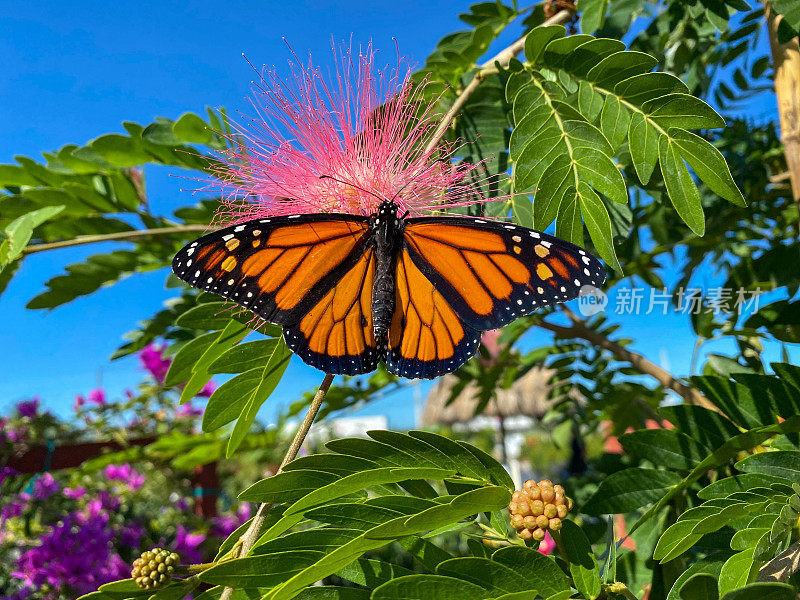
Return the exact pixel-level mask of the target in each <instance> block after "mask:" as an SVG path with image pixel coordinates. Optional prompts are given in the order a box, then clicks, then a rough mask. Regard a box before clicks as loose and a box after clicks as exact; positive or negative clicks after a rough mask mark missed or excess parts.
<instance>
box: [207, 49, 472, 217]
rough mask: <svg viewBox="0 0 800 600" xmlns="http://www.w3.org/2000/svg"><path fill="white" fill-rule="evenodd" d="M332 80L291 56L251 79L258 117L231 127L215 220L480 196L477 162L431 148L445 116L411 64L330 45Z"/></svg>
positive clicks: (424, 205) (406, 207) (430, 205)
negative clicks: (382, 64) (282, 68)
mask: <svg viewBox="0 0 800 600" xmlns="http://www.w3.org/2000/svg"><path fill="white" fill-rule="evenodd" d="M333 54H334V67H333V73H332V74H330V75H331V76H329V77H327V78H326V77H324V76H323V74H322V71H321V69H319V68H318V67H317V66H315V65H314V64H313V63H312V61H311V59H310V58H309V59H308V62H307V63H306V64H299V62H300V61H299V59H297V57H296V56H295V60H296V61H297V62H291V61H290V62H289V66H290V70H291V75H290V76H289V77H288V78H287V79H286V80H284V79H282V78H281V77H280V76H279V75H278V74H277V72H276V71H275V70H274V69H264V70H263V71H262V73H261V75H260V77H259V78H258V79H257V80H256V82H254V85H253V94H252V97H251V103H252V105H253V108H254V109H255V116H254V117H253V118H249V119H248V121H249V123H248V124H247V125H246V126H241V125H238V126H237V125H234V129H235V133H234V134H233V135H231V136H228V137H229V140H230V142H231V144H230V148H229V149H228V150H226V151H223V152H222V156H221V157H220V159H221V160H220V163H219V164H218V165H217V166H216V168H215V170H214V175H215V176H216V177H217V178H218V179H219V180H220V181H218V182H211V183H209V185H208V186H207V189H209V190H211V189H213V190H215V191H220V192H222V195H223V208H222V209H221V211H220V213H219V214H218V215H217V221H219V224H220V225H227V224H230V223H236V222H241V221H245V220H249V219H255V218H260V217H264V216H272V215H286V214H298V213H319V212H345V213H350V214H361V215H369V214H372V213H374V212H375V210H376V209H377V207H378V204H379V203H380V202H381V200H383V199H394V200H395V202H396V203H397V204H398V205H399V209H400V212H401V213H404V212H406V211H408V212H409V213H410V214H411V215H412V216H413V215H418V214H425V213H426V212H429V211H433V210H439V209H442V208H447V207H455V206H466V205H470V204H475V203H477V202H483V201H485V200H484V199H483V198H481V197H480V195H479V194H477V193H476V188H475V187H474V186H473V185H465V184H466V182H467V181H471V182H472V183H473V184H474V183H475V182H476V180H479V179H482V177H476V175H477V173H473V171H474V170H475V169H478V168H482V165H480V164H478V165H475V164H461V165H458V166H457V165H455V164H454V163H452V162H451V161H450V160H447V159H443V157H449V156H451V155H452V153H453V152H454V151H455V150H456V149H457V146H456V144H452V143H446V142H439V143H438V144H433V147H431V148H428V145H429V144H430V142H431V139H432V133H433V131H434V129H435V128H436V126H437V125H438V123H439V120H440V117H441V115H440V114H439V113H438V112H436V109H435V107H436V106H437V105H438V102H437V99H434V101H433V102H431V101H430V100H429V99H426V97H425V95H424V93H423V92H424V90H425V87H426V82H422V83H421V84H419V83H416V84H415V83H412V81H411V68H410V67H409V66H407V65H405V63H404V62H403V61H402V60H401V59H400V58H399V57H398V60H397V66H396V67H394V68H388V67H387V68H386V69H384V70H383V71H380V70H376V69H375V59H376V52H375V51H374V50H373V48H372V45H371V44H369V45H367V47H366V49H364V50H363V51H359V53H358V54H357V55H356V54H354V53H353V52H352V48H349V47H347V46H344V45H342V46H341V47H340V49H339V51H338V52H337V49H336V48H335V47H334V48H333Z"/></svg>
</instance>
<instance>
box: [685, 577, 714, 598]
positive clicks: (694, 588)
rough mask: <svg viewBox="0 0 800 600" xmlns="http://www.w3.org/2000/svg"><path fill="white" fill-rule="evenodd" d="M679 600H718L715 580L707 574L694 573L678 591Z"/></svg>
mask: <svg viewBox="0 0 800 600" xmlns="http://www.w3.org/2000/svg"><path fill="white" fill-rule="evenodd" d="M680 596H681V600H718V598H719V593H718V592H717V578H716V577H714V576H713V575H709V574H708V573H696V574H695V575H692V576H691V577H689V579H687V580H686V583H684V584H683V586H682V587H681V589H680Z"/></svg>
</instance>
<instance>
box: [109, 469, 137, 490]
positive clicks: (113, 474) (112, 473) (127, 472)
mask: <svg viewBox="0 0 800 600" xmlns="http://www.w3.org/2000/svg"><path fill="white" fill-rule="evenodd" d="M103 475H105V476H106V478H107V479H109V480H111V481H121V482H123V483H125V484H126V485H127V486H128V487H129V488H131V490H138V489H139V488H140V487H142V485H144V481H145V476H144V475H141V474H140V473H138V472H137V471H136V470H135V469H134V468H133V467H131V466H130V465H129V464H127V463H126V464H124V465H108V466H107V467H106V468H105V469H104V470H103Z"/></svg>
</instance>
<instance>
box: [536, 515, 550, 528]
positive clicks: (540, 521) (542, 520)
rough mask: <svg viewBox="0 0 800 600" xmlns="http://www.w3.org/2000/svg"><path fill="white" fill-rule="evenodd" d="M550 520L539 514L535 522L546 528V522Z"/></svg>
mask: <svg viewBox="0 0 800 600" xmlns="http://www.w3.org/2000/svg"><path fill="white" fill-rule="evenodd" d="M549 522H550V519H548V518H547V517H545V516H544V515H539V516H538V517H536V524H537V525H538V526H539V527H541V528H542V529H547V524H548V523H549Z"/></svg>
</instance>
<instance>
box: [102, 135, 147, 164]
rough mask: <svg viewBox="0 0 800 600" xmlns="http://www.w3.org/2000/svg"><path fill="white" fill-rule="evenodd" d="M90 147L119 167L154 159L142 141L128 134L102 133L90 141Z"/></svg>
mask: <svg viewBox="0 0 800 600" xmlns="http://www.w3.org/2000/svg"><path fill="white" fill-rule="evenodd" d="M89 147H90V148H91V149H92V150H94V151H95V152H96V153H97V154H99V155H100V156H101V157H102V158H103V159H104V160H107V161H108V162H110V163H111V164H112V165H115V166H117V167H136V166H138V165H141V164H143V163H147V162H151V161H152V160H153V156H152V155H151V154H149V153H148V152H147V151H146V150H145V149H144V148H143V147H142V145H141V143H140V142H137V140H135V139H134V138H132V137H128V136H127V135H119V134H116V133H109V134H107V135H102V136H100V137H99V138H95V139H94V140H92V141H91V142H89Z"/></svg>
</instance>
